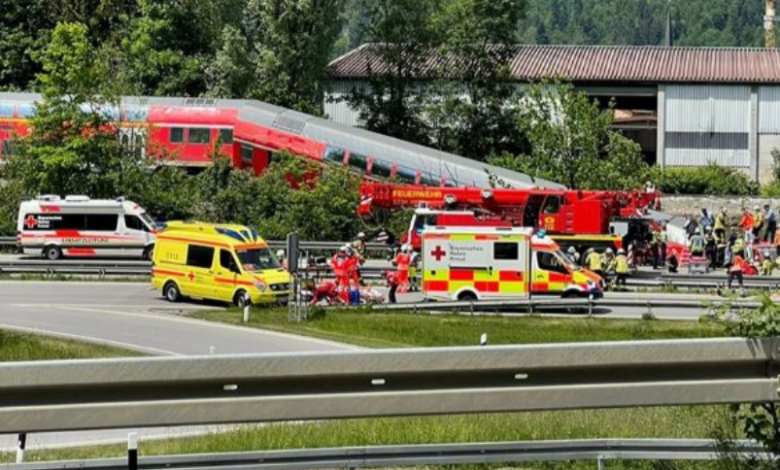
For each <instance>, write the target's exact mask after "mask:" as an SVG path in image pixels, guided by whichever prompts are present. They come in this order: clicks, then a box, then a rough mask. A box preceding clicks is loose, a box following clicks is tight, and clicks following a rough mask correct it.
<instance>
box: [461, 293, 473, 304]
mask: <svg viewBox="0 0 780 470" xmlns="http://www.w3.org/2000/svg"><path fill="white" fill-rule="evenodd" d="M458 301H460V302H476V301H477V295H476V294H475V293H473V292H461V293H460V294H458Z"/></svg>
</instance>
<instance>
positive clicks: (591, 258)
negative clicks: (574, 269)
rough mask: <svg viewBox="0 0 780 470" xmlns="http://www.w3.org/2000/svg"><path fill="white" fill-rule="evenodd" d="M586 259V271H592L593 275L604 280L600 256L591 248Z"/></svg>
mask: <svg viewBox="0 0 780 470" xmlns="http://www.w3.org/2000/svg"><path fill="white" fill-rule="evenodd" d="M588 251H589V252H588V257H587V259H586V261H587V262H588V269H590V270H591V271H593V272H594V273H596V274H598V275H599V276H601V278H602V279H603V278H604V263H603V262H602V260H601V254H599V253H598V252H596V250H594V249H593V248H591V249H590V250H588Z"/></svg>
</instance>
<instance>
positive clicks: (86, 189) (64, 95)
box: [5, 23, 134, 197]
mask: <svg viewBox="0 0 780 470" xmlns="http://www.w3.org/2000/svg"><path fill="white" fill-rule="evenodd" d="M38 59H39V60H40V63H41V66H42V69H43V73H42V74H41V75H40V76H39V77H38V82H39V86H40V88H41V91H42V92H43V101H42V102H41V103H39V104H38V106H37V110H36V115H35V116H34V117H33V118H32V130H31V132H30V134H29V136H28V137H26V138H25V139H22V140H21V141H20V144H19V146H18V149H17V152H18V154H17V155H15V156H14V157H13V158H11V159H10V160H9V162H8V165H7V167H6V168H5V170H6V175H7V177H8V178H9V179H11V180H14V181H16V182H17V183H19V184H21V185H22V187H23V188H24V190H25V192H26V193H27V195H34V194H36V193H38V192H50V193H54V194H84V193H87V194H90V195H93V196H94V197H101V196H107V197H114V196H116V194H115V193H114V191H115V188H116V183H117V182H118V181H120V180H121V179H122V177H123V174H122V171H123V169H124V168H126V167H127V160H128V159H134V157H133V155H132V153H131V152H129V151H128V150H127V149H124V148H123V147H122V146H121V145H120V144H119V140H118V139H117V132H116V127H115V126H113V123H112V122H111V120H110V118H109V117H108V115H107V113H106V112H105V111H104V109H105V105H108V104H111V97H109V96H106V94H105V93H104V92H105V89H102V88H101V86H100V84H101V83H104V82H106V80H105V79H104V77H102V76H101V73H102V71H103V70H102V69H101V67H100V66H99V64H98V62H97V61H95V60H94V59H95V53H94V51H93V48H92V46H91V45H90V43H89V41H88V33H87V28H86V27H85V26H83V25H81V24H78V23H61V24H59V25H58V26H57V27H56V28H55V30H54V32H53V34H52V39H51V42H50V43H49V45H48V47H47V48H46V50H45V51H43V53H41V54H40V56H39V57H38Z"/></svg>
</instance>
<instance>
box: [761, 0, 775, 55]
mask: <svg viewBox="0 0 780 470" xmlns="http://www.w3.org/2000/svg"><path fill="white" fill-rule="evenodd" d="M765 5H766V9H765V13H764V32H765V36H764V41H765V43H766V44H765V47H766V48H767V49H774V48H775V0H766V4H765Z"/></svg>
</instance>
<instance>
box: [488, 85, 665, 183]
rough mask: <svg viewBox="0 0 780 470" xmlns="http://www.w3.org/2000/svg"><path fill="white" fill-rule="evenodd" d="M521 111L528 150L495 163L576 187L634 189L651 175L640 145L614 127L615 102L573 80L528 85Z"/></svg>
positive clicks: (521, 124) (506, 156)
mask: <svg viewBox="0 0 780 470" xmlns="http://www.w3.org/2000/svg"><path fill="white" fill-rule="evenodd" d="M518 112H519V114H520V116H519V119H518V123H519V124H518V127H519V128H520V129H521V130H522V132H523V134H524V135H525V136H526V137H527V139H528V141H529V144H530V152H529V153H524V154H519V155H511V154H505V155H503V156H497V157H493V158H491V159H490V162H491V163H493V164H495V165H499V166H503V167H506V168H510V169H514V170H518V171H522V172H524V173H527V174H528V175H530V176H532V177H536V178H544V179H548V180H551V181H559V182H561V183H563V184H565V185H567V186H568V187H570V188H573V189H635V188H638V187H641V186H642V184H643V183H644V181H645V180H646V179H647V176H648V173H649V168H648V166H647V164H646V163H645V162H644V160H642V152H641V150H640V148H639V145H638V144H636V143H635V142H633V141H631V140H629V139H627V138H626V137H624V136H623V135H622V134H620V133H619V132H616V131H614V130H613V129H612V119H613V113H612V105H611V104H610V105H609V106H608V107H607V109H602V108H601V107H600V106H599V104H598V103H597V102H596V101H594V100H592V99H591V98H589V97H588V96H587V95H586V94H585V93H583V92H578V91H576V90H574V88H573V87H571V86H570V85H558V86H554V87H552V86H549V85H545V84H543V85H532V86H530V87H528V88H527V89H526V91H525V96H524V99H523V100H522V102H521V103H520V104H519V111H518ZM496 183H497V184H498V185H501V181H497V182H496Z"/></svg>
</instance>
